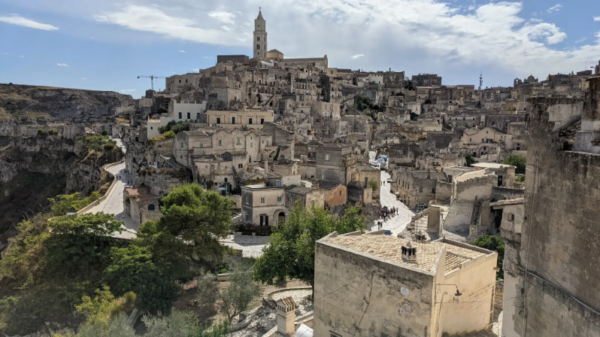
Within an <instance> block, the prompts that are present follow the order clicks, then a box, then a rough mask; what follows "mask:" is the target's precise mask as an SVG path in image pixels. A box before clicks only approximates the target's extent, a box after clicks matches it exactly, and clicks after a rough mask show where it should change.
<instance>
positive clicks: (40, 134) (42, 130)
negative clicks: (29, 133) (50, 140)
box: [37, 129, 48, 138]
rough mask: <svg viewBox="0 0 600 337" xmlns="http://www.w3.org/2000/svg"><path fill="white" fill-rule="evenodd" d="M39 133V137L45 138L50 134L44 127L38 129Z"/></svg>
mask: <svg viewBox="0 0 600 337" xmlns="http://www.w3.org/2000/svg"><path fill="white" fill-rule="evenodd" d="M37 135H38V136H39V137H42V138H45V137H46V136H48V132H46V130H44V129H38V130H37Z"/></svg>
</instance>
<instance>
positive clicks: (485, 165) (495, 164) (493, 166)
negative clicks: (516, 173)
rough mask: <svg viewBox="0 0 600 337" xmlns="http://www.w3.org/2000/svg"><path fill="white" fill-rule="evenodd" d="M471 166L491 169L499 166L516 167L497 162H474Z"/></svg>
mask: <svg viewBox="0 0 600 337" xmlns="http://www.w3.org/2000/svg"><path fill="white" fill-rule="evenodd" d="M471 166H473V167H481V168H492V169H500V168H508V167H514V168H516V167H515V166H513V165H507V164H498V163H475V164H471Z"/></svg>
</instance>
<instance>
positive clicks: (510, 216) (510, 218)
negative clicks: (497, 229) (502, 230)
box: [506, 213, 515, 221]
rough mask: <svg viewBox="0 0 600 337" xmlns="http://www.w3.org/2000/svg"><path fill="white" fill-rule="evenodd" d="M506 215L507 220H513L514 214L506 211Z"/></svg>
mask: <svg viewBox="0 0 600 337" xmlns="http://www.w3.org/2000/svg"><path fill="white" fill-rule="evenodd" d="M506 215H507V218H508V221H515V215H514V214H512V213H508V214H506Z"/></svg>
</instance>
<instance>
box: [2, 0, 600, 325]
mask: <svg viewBox="0 0 600 337" xmlns="http://www.w3.org/2000/svg"><path fill="white" fill-rule="evenodd" d="M253 28H254V29H253V46H252V47H253V55H252V56H247V55H218V56H217V57H216V60H217V61H216V64H215V65H214V66H212V67H210V68H206V69H200V70H199V71H198V72H193V73H186V74H177V75H173V76H169V77H167V78H165V80H164V81H165V82H164V84H165V85H164V88H165V89H164V90H163V91H154V90H148V91H146V93H145V95H144V96H143V97H141V98H139V99H130V100H129V99H126V100H121V101H120V102H119V103H118V106H117V107H116V108H115V109H113V113H114V115H113V117H114V118H112V117H111V118H101V119H98V120H88V121H82V120H77V119H76V118H80V117H73V118H71V119H70V120H69V121H65V120H60V119H58V118H57V119H55V120H52V121H42V122H36V123H30V124H27V123H25V124H10V123H8V124H5V125H4V126H3V127H2V128H0V132H1V133H2V135H3V136H10V137H24V138H35V137H40V134H41V133H40V130H42V131H41V132H42V134H44V137H46V138H44V139H45V141H47V140H48V139H51V137H52V133H51V132H52V131H54V132H56V133H57V134H59V135H60V137H62V138H64V139H69V140H77V139H79V138H77V137H82V135H83V136H85V137H91V136H95V135H104V136H107V137H108V138H107V139H109V140H108V141H109V142H114V147H116V148H118V149H120V150H121V153H122V155H121V158H119V160H118V161H115V162H114V163H108V164H106V165H104V166H102V168H101V171H102V172H103V173H102V174H103V175H108V176H109V177H110V178H111V180H110V184H108V185H107V186H108V188H106V189H105V190H104V193H103V194H102V197H100V198H98V199H97V200H95V201H93V202H91V203H90V204H89V205H87V206H85V207H81V208H79V209H76V212H73V213H69V214H71V216H76V217H85V216H94V215H96V216H98V215H110V216H112V217H114V218H113V219H114V220H116V221H118V222H119V223H120V226H121V228H120V230H118V231H116V230H115V231H111V232H109V233H107V235H108V236H110V237H112V239H115V240H119V242H132V244H133V243H134V242H137V241H138V240H142V241H143V240H149V238H153V239H152V240H157V241H156V242H160V245H168V244H170V243H168V242H170V241H169V240H175V241H178V242H181V244H182V245H188V244H189V245H193V246H194V247H197V248H198V249H199V250H198V251H196V250H193V249H192V250H191V251H192V253H190V258H189V259H188V260H190V261H191V262H192V263H194V262H198V261H199V260H201V259H199V258H198V257H202V258H204V256H200V255H201V254H200V253H198V252H200V251H202V252H204V250H200V249H209V248H206V247H210V246H211V245H219V246H220V247H226V248H225V249H227V250H228V251H229V252H230V254H234V255H235V254H237V255H239V259H240V260H242V259H243V260H252V261H257V262H256V265H255V266H254V267H253V268H254V270H255V273H256V275H258V276H256V275H255V279H256V280H258V281H262V282H263V283H264V284H267V285H268V286H269V287H272V288H273V289H271V290H270V292H268V293H263V294H262V298H260V300H261V303H260V305H258V306H257V307H255V308H254V309H253V310H246V308H243V309H242V310H241V311H244V310H245V312H244V313H242V312H241V311H240V312H236V314H234V315H233V316H232V317H230V318H231V319H230V320H229V324H230V325H231V326H230V329H229V332H228V333H227V334H228V335H231V336H265V337H267V336H296V337H309V336H331V337H334V336H335V337H349V336H382V337H383V336H426V337H429V336H431V337H434V336H435V337H440V336H465V337H466V336H506V337H525V336H527V337H531V336H586V337H594V336H598V337H600V292H599V291H598V289H597V287H596V286H595V280H597V279H598V278H600V269H599V268H598V267H597V264H596V263H595V262H596V261H595V257H596V256H597V255H598V253H600V248H599V247H598V242H600V234H599V233H600V232H599V231H598V230H596V229H597V227H598V223H599V222H598V220H597V219H598V216H600V214H599V213H600V208H599V207H598V198H600V187H599V185H598V178H599V177H600V122H599V121H600V62H598V63H597V65H596V66H595V67H594V69H591V70H590V69H587V70H583V71H580V72H569V73H565V74H560V73H559V74H549V75H548V76H547V77H546V78H535V77H533V76H527V74H523V75H524V76H527V77H524V78H523V79H520V78H517V79H515V80H514V84H513V86H512V87H486V86H484V77H483V76H484V74H481V75H480V77H479V78H478V79H477V80H478V81H479V85H478V86H475V85H472V84H447V83H445V82H444V81H443V77H442V76H443V74H421V73H419V74H410V75H409V74H407V73H406V72H405V71H403V70H396V69H394V70H392V69H391V68H389V69H387V70H381V71H374V72H372V71H363V70H360V69H356V70H353V69H342V68H336V67H335V64H331V63H330V62H329V60H328V58H327V55H326V54H325V53H326V51H323V53H322V54H323V56H315V55H306V56H307V57H305V58H286V57H285V54H284V52H285V51H280V50H278V49H275V48H272V47H277V46H268V35H267V31H268V25H267V20H266V17H263V14H262V12H261V11H259V13H258V16H257V17H256V19H255V20H254V27H253ZM274 34H279V33H278V32H270V34H269V35H274ZM152 80H153V81H154V79H152ZM107 115H110V113H107ZM46 133H49V135H48V136H45V134H46ZM57 137H58V136H57ZM86 139H87V138H86ZM111 144H112V143H111ZM11 146H16V145H15V144H12V145H11ZM23 146H25V145H23ZM111 148H112V145H111ZM9 176H10V175H9V174H5V175H3V180H5V181H8V180H9V179H10V178H6V177H9ZM190 186H192V187H190ZM193 186H198V187H200V188H201V189H199V190H198V191H201V192H198V191H197V190H194V188H196V187H193ZM182 188H185V189H188V188H189V190H185V191H184V190H182ZM181 191H184V192H185V193H188V194H182V195H179V196H178V198H179V199H177V197H174V195H175V194H174V193H180V192H181ZM206 191H212V192H213V193H212V194H210V195H208V194H201V193H208V192H206ZM172 192H173V193H172ZM194 193H196V196H200V199H201V200H202V201H201V202H200V203H199V204H197V205H196V206H194V207H195V209H196V210H198V209H202V210H204V209H206V212H207V213H206V214H209V213H210V214H211V215H210V216H208V215H204V214H200V213H199V214H198V215H195V216H197V217H196V218H194V219H195V220H193V221H197V222H198V223H200V222H202V221H205V219H211V221H213V220H212V219H216V218H217V217H218V216H217V215H216V214H212V213H215V212H220V211H223V210H225V212H223V213H227V214H226V215H227V218H226V219H221V218H219V220H214V221H215V226H217V225H216V223H217V222H218V223H219V224H220V225H223V226H224V227H223V228H225V229H224V230H223V231H221V232H219V234H218V235H217V234H215V235H214V236H213V237H211V238H210V239H206V240H207V241H201V240H200V241H197V240H196V239H195V238H196V237H195V236H185V235H184V234H175V229H174V228H175V227H178V228H179V229H177V230H181V228H184V227H186V226H187V225H186V224H187V222H186V221H188V220H186V219H188V218H186V217H185V216H184V215H180V217H175V216H173V213H172V212H173V210H174V208H173V207H175V208H176V207H180V206H181V205H185V202H186V201H185V200H188V199H190V198H191V197H190V196H191V195H193V194H194ZM199 193H200V194H199ZM217 197H218V198H219V199H218V201H217V200H216V199H215V198H217ZM221 200H223V201H221ZM224 203H227V205H229V206H227V207H225V206H223V205H225V204H224ZM173 205H175V206H173ZM207 205H209V206H210V207H208V206H207ZM181 207H183V206H181ZM221 207H224V208H221ZM353 211H355V212H357V213H356V214H358V215H356V216H357V218H358V217H360V219H361V220H360V221H358V222H357V223H360V226H358V225H357V227H352V226H350V225H348V223H351V222H352V221H351V220H348V219H350V218H351V214H354V213H352V212H353ZM301 214H304V215H305V216H306V217H308V218H310V220H306V221H307V222H308V223H310V224H304V226H311V224H312V222H310V221H315V223H316V221H317V220H315V219H318V218H319V216H323V217H325V216H326V217H327V219H331V220H327V221H330V222H332V224H331V225H330V227H328V228H330V229H331V230H327V231H326V232H324V233H323V235H319V236H317V237H310V238H306V237H303V240H309V239H311V240H312V239H314V240H313V241H310V244H309V245H308V246H309V248H308V250H309V251H310V252H309V254H308V255H310V256H311V259H310V263H308V265H309V269H310V271H309V272H308V273H309V274H310V276H309V277H307V276H305V274H306V273H307V271H306V270H305V269H303V268H302V266H304V265H303V264H302V265H301V266H299V267H298V268H296V269H295V271H294V272H287V271H282V272H281V273H283V274H281V273H278V272H272V273H273V275H276V276H277V277H275V276H273V275H271V274H269V275H267V276H264V275H265V273H266V274H268V273H267V272H266V270H267V269H268V268H275V269H276V268H278V267H277V266H280V265H278V264H277V263H275V262H273V261H275V260H276V259H274V256H281V259H282V261H283V262H281V261H280V262H281V263H289V262H288V261H289V260H286V258H288V257H289V256H288V255H289V254H288V253H289V251H288V250H285V249H287V248H289V247H287V248H286V246H285V245H282V246H278V245H281V242H280V241H281V240H285V239H284V237H286V236H285V235H287V234H285V233H287V232H286V230H285V228H286V226H291V225H290V224H298V223H302V221H304V220H303V219H304V218H301V217H300V215H301ZM205 216H206V218H205ZM213 217H214V218H213ZM169 219H176V220H175V223H176V224H177V226H175V225H173V226H172V227H169V228H171V229H170V230H172V231H173V232H172V234H173V236H172V239H166V238H165V237H164V236H161V234H160V232H159V230H160V228H162V227H161V226H163V225H164V226H167V225H166V224H167V222H168V221H170V220H169ZM198 219H202V220H198ZM49 221H50V220H49ZM190 221H191V222H190V223H194V222H193V221H192V220H190ZM148 223H150V224H152V226H149V225H147V224H148ZM202 223H204V222H202ZM210 225H212V222H211V223H210V224H209V226H210ZM345 225H346V227H344V226H345ZM315 226H316V225H315ZM52 228H56V231H57V233H59V232H60V230H61V229H60V228H62V227H60V226H59V227H52ZM117 228H118V227H117ZM342 228H343V229H342ZM349 228H351V229H349ZM199 231H207V232H209V233H212V232H211V230H207V229H205V228H204V227H202V228H201V229H198V230H196V232H199ZM307 232H308V230H307ZM282 233H283V234H282ZM288 234H289V233H288ZM194 235H197V233H196V234H194ZM290 235H291V234H290ZM297 235H301V233H300V234H297ZM311 235H312V234H311ZM215 238H216V239H215ZM161 240H162V241H161ZM278 240H279V241H278ZM494 240H495V241H494ZM213 241H214V242H213ZM300 241H301V240H300V239H299V240H298V242H300ZM492 241H493V242H496V241H497V242H500V243H501V247H502V248H501V249H499V248H498V247H499V246H500V244H499V246H498V247H493V246H492V245H487V246H486V244H484V243H485V242H492ZM14 242H17V241H13V246H14ZM171 242H172V241H171ZM184 243H185V244H184ZM160 245H159V246H160ZM6 246H7V247H8V249H6V250H4V251H3V254H4V255H3V256H4V258H3V259H4V260H6V259H7V258H6V256H8V255H9V254H8V253H9V252H10V250H11V248H12V247H11V244H8V243H7V244H6ZM144 247H146V246H144ZM152 247H154V246H152ZM275 248H278V250H277V252H278V253H275ZM284 248H285V249H284ZM123 249H124V248H123ZM186 249H187V248H186ZM194 249H195V248H194ZM270 249H271V250H270ZM289 249H291V248H289ZM297 249H298V251H301V249H300V248H297ZM150 250H152V252H153V254H158V253H157V250H156V249H155V248H151V249H150ZM232 252H233V253H232ZM161 254H165V256H170V255H171V254H175V253H173V251H171V250H165V251H164V252H161ZM202 254H204V253H202ZM277 254H280V255H277ZM292 255H293V254H292ZM298 256H300V255H298ZM302 256H304V255H302ZM171 257H172V256H171ZM284 257H285V258H284ZM113 259H114V256H113ZM296 259H299V257H298V258H296ZM157 261H158V260H157ZM169 261H170V260H169ZM206 261H212V260H210V259H207V258H206V259H204V260H202V262H201V263H198V265H202V266H203V268H204V267H206V265H208V263H207V262H206ZM290 261H291V260H290ZM169 263H170V264H172V265H174V263H175V262H172V261H171V262H169ZM269 263H272V264H273V266H275V267H268V266H267V265H268V264H269ZM294 263H296V262H294ZM298 263H299V265H300V262H298ZM156 264H157V268H158V265H159V263H158V262H156ZM195 268H198V269H199V268H200V267H195ZM208 269H211V268H208ZM213 269H214V268H213ZM107 270H114V269H110V268H109V269H107ZM229 272H230V273H229V274H224V273H221V274H218V275H216V276H215V277H217V276H218V278H219V281H222V280H221V278H222V275H229V276H223V277H232V276H231V274H232V273H231V271H229ZM280 276H281V277H283V279H286V278H287V282H288V283H289V284H293V286H289V285H288V286H284V287H283V288H277V289H275V288H276V287H275V285H276V284H278V281H281V277H280ZM104 277H106V276H104ZM233 278H235V277H233ZM181 279H182V280H183V279H184V278H181ZM265 280H267V281H265ZM250 281H252V280H250ZM250 281H247V282H249V283H251V282H250ZM284 281H285V280H284ZM107 282H109V283H110V281H107ZM178 282H179V281H178ZM203 282H208V281H206V280H205V279H202V278H197V277H188V278H187V279H186V282H179V283H178V287H180V288H181V287H183V288H182V289H184V290H185V291H188V289H192V288H193V289H194V290H193V291H194V292H196V291H198V292H201V293H202V292H203V291H205V289H209V286H208V285H207V284H208V283H203ZM230 282H231V284H234V281H233V280H231V279H230ZM252 282H254V281H252ZM294 282H296V283H294ZM279 283H280V282H279ZM215 287H216V286H215ZM111 288H112V286H111ZM210 289H212V288H210ZM214 289H217V288H214ZM215 291H216V292H217V293H218V292H219V290H218V289H217V290H215ZM240 291H242V290H240ZM124 293H126V292H125V291H124V292H123V294H124ZM136 293H137V291H136ZM184 293H185V292H184ZM203 294H204V293H203ZM138 295H139V294H138ZM1 296H2V292H0V297H1ZM119 296H120V295H119ZM203 296H207V295H203ZM117 297H118V296H117ZM259 297H260V296H259ZM254 298H258V297H257V296H254ZM182 301H183V300H182ZM185 301H187V302H186V303H184V304H182V305H183V306H184V307H186V308H187V309H189V310H195V309H192V308H194V307H195V306H196V307H197V306H198V304H197V302H198V301H200V302H201V300H190V299H186V300H185ZM185 301H184V302H185ZM255 301H256V299H255ZM219 303H220V302H219ZM223 303H225V301H224V300H223ZM138 309H140V310H139V311H138ZM147 311H148V312H151V310H150V309H149V310H147ZM129 314H131V315H129ZM127 315H128V319H129V320H130V322H128V324H129V326H130V327H135V326H136V324H139V323H136V321H137V322H141V321H142V319H139V317H140V316H142V315H143V310H142V309H141V307H139V306H137V307H136V309H135V310H134V312H133V313H131V312H127ZM144 322H146V321H144ZM48 324H49V323H48ZM146 325H147V326H149V325H148V324H146ZM48 326H49V325H48ZM0 329H1V326H0ZM215 329H216V328H215ZM36 331H41V328H40V329H36ZM215 331H216V330H215ZM138 332H139V331H138ZM15 335H16V334H15ZM202 336H204V335H202ZM206 336H208V335H206ZM211 336H212V335H211Z"/></svg>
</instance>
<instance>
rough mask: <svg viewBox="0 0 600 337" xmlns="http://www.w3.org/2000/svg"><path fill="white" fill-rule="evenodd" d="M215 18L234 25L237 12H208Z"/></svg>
mask: <svg viewBox="0 0 600 337" xmlns="http://www.w3.org/2000/svg"><path fill="white" fill-rule="evenodd" d="M208 16H210V17H211V18H213V19H216V20H219V21H221V22H222V23H224V24H228V25H232V24H234V23H235V14H234V13H229V12H210V13H208Z"/></svg>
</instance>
